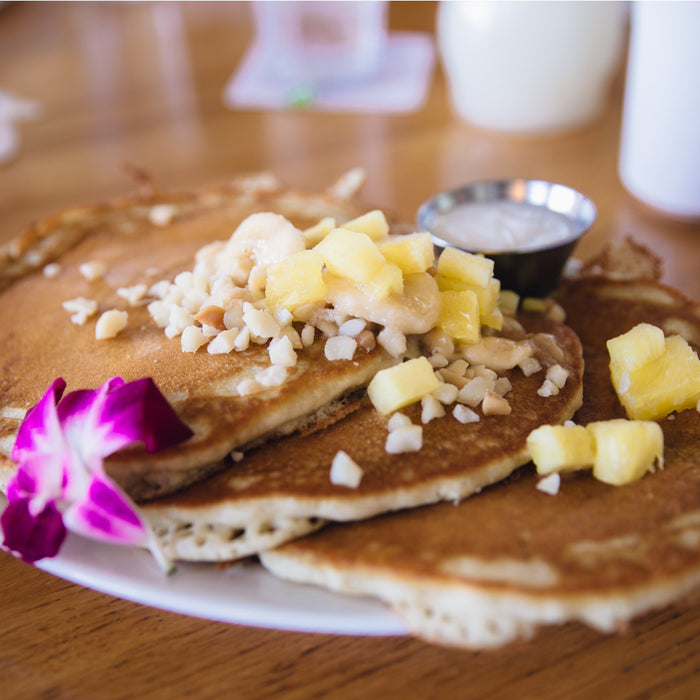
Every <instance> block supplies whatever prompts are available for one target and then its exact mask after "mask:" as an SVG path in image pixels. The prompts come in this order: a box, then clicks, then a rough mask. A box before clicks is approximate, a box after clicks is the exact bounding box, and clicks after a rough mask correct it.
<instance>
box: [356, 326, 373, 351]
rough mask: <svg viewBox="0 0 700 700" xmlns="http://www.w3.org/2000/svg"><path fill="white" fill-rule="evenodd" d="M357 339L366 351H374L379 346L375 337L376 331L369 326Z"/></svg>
mask: <svg viewBox="0 0 700 700" xmlns="http://www.w3.org/2000/svg"><path fill="white" fill-rule="evenodd" d="M356 340H357V345H358V346H359V347H361V348H362V349H363V350H364V351H365V352H372V350H374V348H376V347H377V339H376V338H375V337H374V333H372V331H371V330H369V329H367V328H365V330H363V331H361V332H360V334H359V335H358V336H357V338H356Z"/></svg>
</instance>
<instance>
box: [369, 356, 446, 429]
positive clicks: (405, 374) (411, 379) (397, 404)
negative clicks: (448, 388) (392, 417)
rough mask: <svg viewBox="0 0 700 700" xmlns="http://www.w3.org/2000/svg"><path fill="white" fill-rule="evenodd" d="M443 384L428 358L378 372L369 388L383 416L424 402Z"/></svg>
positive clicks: (413, 360)
mask: <svg viewBox="0 0 700 700" xmlns="http://www.w3.org/2000/svg"><path fill="white" fill-rule="evenodd" d="M439 384H440V382H439V380H438V379H437V377H436V376H435V372H434V371H433V368H432V366H431V364H430V362H428V360H427V358H425V357H423V356H421V357H417V358H415V359H412V360H407V361H406V362H402V363H401V364H398V365H394V366H393V367H389V368H387V369H383V370H380V371H379V372H377V373H376V374H375V375H374V377H373V378H372V381H371V382H370V383H369V386H368V387H367V394H368V396H369V398H370V401H371V402H372V403H373V404H374V407H375V408H376V409H377V410H378V411H379V412H380V413H382V414H383V415H388V414H389V413H393V412H394V411H398V410H399V409H401V408H403V407H404V406H408V405H409V404H412V403H415V402H416V401H420V400H421V399H422V398H423V397H424V396H426V395H428V394H430V393H432V392H433V391H434V390H435V389H437V387H438V385H439Z"/></svg>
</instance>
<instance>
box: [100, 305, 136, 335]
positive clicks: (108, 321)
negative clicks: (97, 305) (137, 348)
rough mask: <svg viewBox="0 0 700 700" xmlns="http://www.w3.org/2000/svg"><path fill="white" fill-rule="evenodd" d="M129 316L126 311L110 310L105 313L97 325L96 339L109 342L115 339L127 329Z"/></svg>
mask: <svg viewBox="0 0 700 700" xmlns="http://www.w3.org/2000/svg"><path fill="white" fill-rule="evenodd" d="M128 319H129V314H127V312H126V311H119V310H118V309H110V310H109V311H105V312H104V313H103V314H102V315H101V316H100V317H99V318H98V319H97V323H96V324H95V338H97V340H107V339H109V338H114V337H115V336H116V335H117V333H119V332H120V331H122V330H124V329H125V328H126V324H127V321H128Z"/></svg>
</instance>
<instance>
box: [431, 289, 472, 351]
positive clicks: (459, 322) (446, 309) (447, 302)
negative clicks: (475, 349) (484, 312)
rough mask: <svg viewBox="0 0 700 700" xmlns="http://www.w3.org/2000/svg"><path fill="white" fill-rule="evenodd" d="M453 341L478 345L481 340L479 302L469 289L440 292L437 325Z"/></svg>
mask: <svg viewBox="0 0 700 700" xmlns="http://www.w3.org/2000/svg"><path fill="white" fill-rule="evenodd" d="M438 325H439V326H440V328H442V329H443V330H444V331H445V332H446V333H448V334H449V335H450V336H452V337H453V338H454V339H455V340H461V341H463V342H465V343H478V342H479V340H481V321H480V315H479V300H478V298H477V296H476V293H475V292H473V291H472V290H471V289H464V290H462V291H451V290H448V291H445V292H440V321H439V323H438Z"/></svg>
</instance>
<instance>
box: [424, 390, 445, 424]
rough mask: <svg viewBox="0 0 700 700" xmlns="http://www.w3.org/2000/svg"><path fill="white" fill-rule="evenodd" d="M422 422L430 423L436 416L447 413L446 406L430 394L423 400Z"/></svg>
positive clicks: (439, 416) (440, 416)
mask: <svg viewBox="0 0 700 700" xmlns="http://www.w3.org/2000/svg"><path fill="white" fill-rule="evenodd" d="M420 402H421V406H422V409H423V410H422V411H421V416H420V419H421V423H430V421H431V420H433V419H434V418H442V417H443V416H444V415H445V408H444V406H443V405H442V404H441V403H440V402H439V401H438V400H437V399H436V398H435V397H434V396H433V395H432V394H428V395H427V396H424V397H423V398H422V399H421V400H420Z"/></svg>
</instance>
